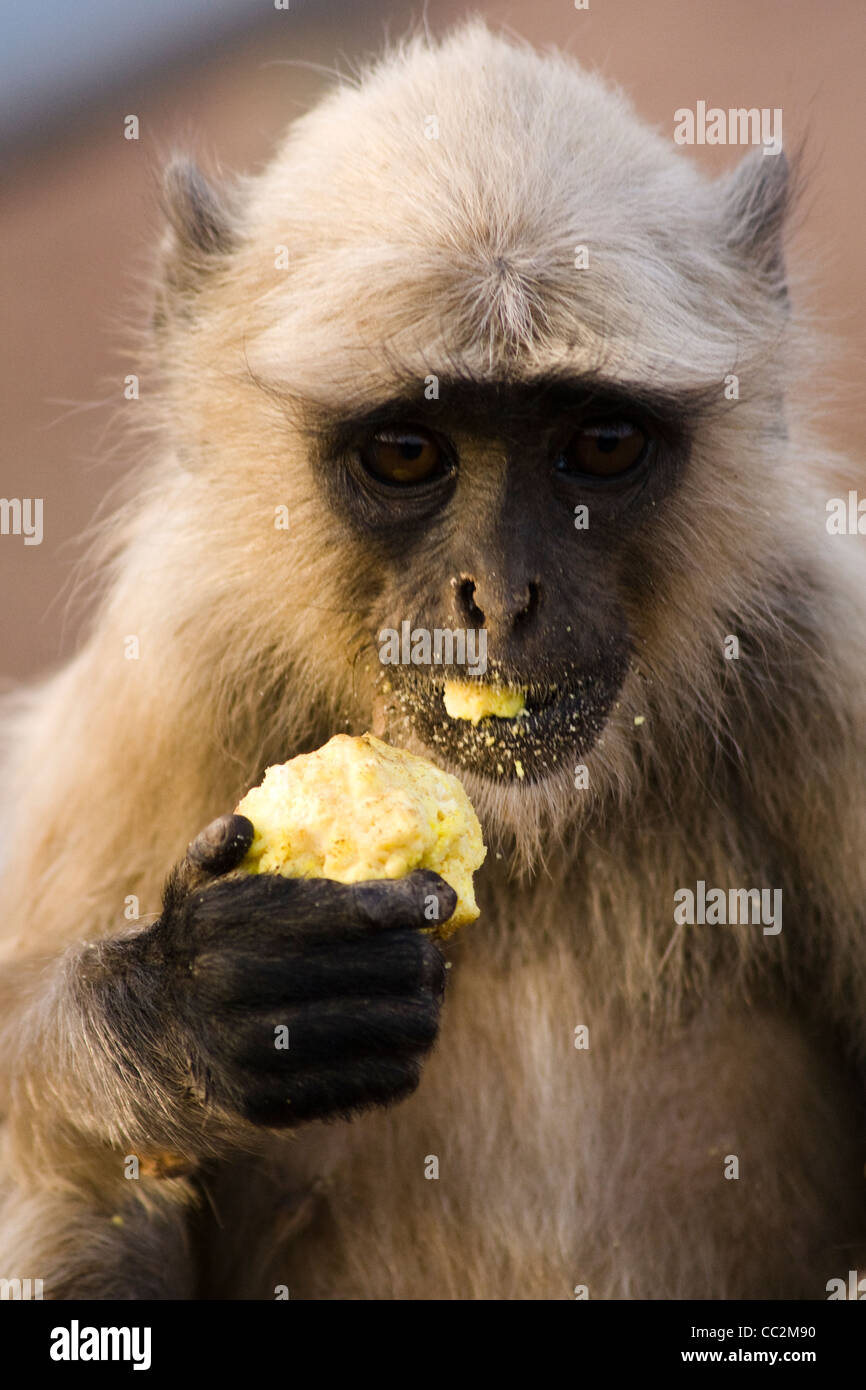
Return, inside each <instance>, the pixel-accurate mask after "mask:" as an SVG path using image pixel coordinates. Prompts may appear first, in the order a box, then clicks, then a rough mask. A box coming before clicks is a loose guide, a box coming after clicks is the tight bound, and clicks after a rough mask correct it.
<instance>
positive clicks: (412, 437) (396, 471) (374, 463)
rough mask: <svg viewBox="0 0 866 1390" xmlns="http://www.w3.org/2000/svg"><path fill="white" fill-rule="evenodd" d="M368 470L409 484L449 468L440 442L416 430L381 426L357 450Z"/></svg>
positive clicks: (393, 482) (398, 484) (396, 484)
mask: <svg viewBox="0 0 866 1390" xmlns="http://www.w3.org/2000/svg"><path fill="white" fill-rule="evenodd" d="M359 454H360V458H361V462H362V463H363V465H364V467H365V468H366V470H367V472H368V473H371V474H372V475H373V477H374V478H379V479H380V481H381V482H383V483H390V484H391V485H392V486H394V487H412V486H413V485H416V484H418V483H425V482H427V481H428V480H430V479H431V478H434V477H436V476H438V475H440V474H442V473H445V472H447V471H448V468H449V463H448V459H447V458H446V456H445V451H444V449H443V448H442V446H441V445H440V444H439V443H437V441H436V440H435V439H433V438H431V436H430V435H429V434H424V433H423V432H421V431H419V430H381V431H380V432H379V433H378V434H376V435H374V436H373V438H372V439H371V440H369V442H368V443H366V444H364V445H362V447H361V448H360V450H359Z"/></svg>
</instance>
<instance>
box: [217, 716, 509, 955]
mask: <svg viewBox="0 0 866 1390" xmlns="http://www.w3.org/2000/svg"><path fill="white" fill-rule="evenodd" d="M236 810H237V812H238V814H239V815H242V816H247V817H248V818H249V820H251V821H252V823H253V828H254V830H255V837H254V839H253V842H252V845H251V846H250V849H249V852H248V854H247V856H246V858H245V859H244V861H243V863H242V864H241V866H240V867H241V868H242V869H243V870H245V871H246V872H247V873H254V874H255V873H258V874H283V875H284V876H285V877H286V878H330V879H336V880H337V882H338V883H361V882H363V881H364V880H366V879H374V878H402V877H404V875H406V874H410V873H412V871H413V870H414V869H433V870H434V871H435V872H436V873H438V874H440V875H441V877H442V878H444V880H445V882H446V883H449V884H450V885H451V887H452V888H453V889H454V891H455V892H456V894H457V906H456V908H455V909H454V912H453V914H452V916H451V917H449V919H448V921H447V922H443V923H442V925H441V927H439V928H436V931H437V934H438V935H440V936H442V937H447V936H450V935H451V934H452V933H453V932H454V931H456V930H457V928H458V927H462V926H463V925H464V924H465V923H466V922H474V920H475V918H476V917H477V916H478V907H477V905H476V902H475V892H474V888H473V883H472V874H473V872H474V870H475V869H477V868H478V867H479V866H480V865H481V864H482V863H483V861H484V857H485V855H486V853H487V850H486V849H485V847H484V842H483V841H482V838H481V826H480V825H479V824H478V817H477V816H476V814H475V812H474V810H473V809H472V804H471V802H470V800H469V798H468V796H467V795H466V793H465V791H464V790H463V787H462V785H461V784H460V782H458V780H457V778H456V777H452V776H451V775H450V774H449V773H447V772H442V771H441V770H440V769H439V768H438V767H434V765H433V764H432V763H430V762H428V761H427V760H426V758H419V757H416V756H415V754H414V753H406V752H404V751H403V750H402V749H400V748H391V747H390V745H389V744H387V743H383V742H382V741H381V740H380V739H378V738H375V737H374V736H373V735H372V734H364V735H363V736H362V737H361V738H350V737H349V735H348V734H336V735H335V736H334V737H333V738H332V739H330V740H329V742H328V743H326V744H325V745H324V746H323V747H322V748H319V749H317V751H316V752H315V753H303V754H301V755H300V756H299V757H297V758H293V759H292V760H291V762H288V763H280V764H277V765H275V766H274V767H269V768H268V770H267V772H266V773H265V776H264V780H263V781H262V783H261V785H260V786H258V787H254V788H253V789H252V791H249V792H247V794H246V796H245V797H244V798H243V800H242V801H241V802H240V804H239V805H238V806H237V807H236Z"/></svg>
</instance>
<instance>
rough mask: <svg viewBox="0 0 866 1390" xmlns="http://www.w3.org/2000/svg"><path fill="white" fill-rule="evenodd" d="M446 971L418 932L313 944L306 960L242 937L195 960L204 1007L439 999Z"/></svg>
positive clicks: (278, 943) (306, 948)
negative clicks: (423, 993) (423, 996)
mask: <svg viewBox="0 0 866 1390" xmlns="http://www.w3.org/2000/svg"><path fill="white" fill-rule="evenodd" d="M446 978H447V972H446V969H445V961H444V959H443V956H442V952H441V951H440V950H439V948H438V946H437V945H436V944H435V942H434V941H433V940H432V939H431V938H430V937H429V936H424V935H422V934H421V933H420V932H418V931H416V930H414V929H407V930H404V931H389V932H387V933H384V932H383V933H381V934H376V935H373V936H364V937H360V938H358V937H354V938H351V939H348V940H344V941H340V940H335V939H334V938H333V937H332V936H330V935H326V936H325V937H324V938H322V939H321V940H317V939H316V938H315V937H308V938H306V939H305V940H304V943H303V955H302V956H301V955H300V954H299V953H298V952H294V951H292V950H287V949H286V942H285V939H284V938H283V937H281V936H278V937H277V939H276V940H267V941H262V940H261V937H260V936H259V938H258V939H254V938H253V937H252V936H251V935H247V934H245V935H244V938H243V940H241V941H239V942H237V943H236V944H233V949H230V950H226V949H225V941H224V940H223V942H222V943H220V942H219V941H218V940H213V942H212V945H209V947H208V948H207V949H205V950H203V951H200V952H199V954H198V955H197V957H196V961H195V982H196V986H197V988H198V989H199V990H200V991H201V994H202V997H203V999H204V1000H205V1001H206V1007H210V1006H212V1007H214V1008H223V1007H237V1008H245V1009H271V1008H277V1007H283V1006H290V1005H293V1004H300V1003H303V1002H304V1001H315V1000H326V999H338V998H341V997H355V998H357V997H358V996H365V997H368V998H383V997H387V996H391V997H392V998H394V997H399V996H403V997H408V996H410V995H413V994H416V993H417V992H418V991H421V990H426V991H428V992H429V993H431V994H435V995H436V996H439V997H441V996H442V995H443V994H444V992H445V981H446Z"/></svg>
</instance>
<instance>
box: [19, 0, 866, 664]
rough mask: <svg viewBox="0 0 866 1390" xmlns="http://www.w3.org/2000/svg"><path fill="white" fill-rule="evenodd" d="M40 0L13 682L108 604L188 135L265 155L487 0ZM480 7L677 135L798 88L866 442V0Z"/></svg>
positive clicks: (815, 241)
mask: <svg viewBox="0 0 866 1390" xmlns="http://www.w3.org/2000/svg"><path fill="white" fill-rule="evenodd" d="M19 7H20V9H21V16H18V17H14V16H12V15H10V12H9V10H8V9H7V10H6V12H5V14H4V16H3V17H2V18H0V49H4V50H5V52H6V54H7V57H6V60H5V61H6V63H7V66H8V67H9V68H10V70H12V69H14V73H13V75H14V77H15V79H16V83H17V85H13V87H12V88H10V87H9V86H8V85H7V96H8V99H7V102H6V110H5V113H4V114H5V118H6V130H5V133H4V134H3V137H2V140H3V143H2V157H3V160H4V163H5V178H4V181H3V187H2V194H0V247H2V257H3V291H2V303H3V309H2V313H3V334H2V353H3V363H2V371H0V413H2V419H3V438H2V452H0V459H2V463H0V495H2V496H3V497H42V498H44V527H45V534H44V540H43V543H42V545H40V546H25V545H24V544H23V538H22V537H17V536H5V537H4V536H0V590H2V594H3V603H2V607H0V683H2V685H3V686H4V687H5V686H8V685H10V684H12V683H14V682H15V681H16V680H18V679H20V678H22V677H27V676H30V675H32V674H34V673H38V672H41V671H44V670H47V669H49V668H51V667H52V666H54V665H56V663H57V661H58V659H59V658H60V657H61V656H62V655H64V654H66V653H68V652H69V651H70V650H71V649H72V648H73V646H74V643H75V639H76V634H77V632H78V630H79V627H80V623H81V619H82V617H83V615H84V612H85V609H86V605H85V602H84V601H83V600H82V598H81V596H78V597H76V596H75V594H74V593H73V592H72V586H71V576H72V574H73V570H74V566H75V563H76V560H77V559H78V558H79V555H80V553H81V547H82V535H83V532H84V530H85V528H86V527H87V525H88V524H89V522H90V521H91V520H92V518H93V516H94V513H95V511H96V509H97V507H98V506H99V505H100V504H101V503H102V501H103V499H104V498H105V496H106V493H107V491H108V489H109V488H110V487H111V486H112V484H113V482H114V481H115V479H116V478H117V477H118V475H119V473H120V472H121V471H122V469H123V467H124V464H125V461H128V457H129V455H128V450H127V451H126V452H125V451H124V448H123V413H124V409H134V408H135V406H134V403H131V404H129V405H127V406H124V405H123V396H122V386H123V377H124V374H125V372H127V371H130V370H133V368H132V367H131V366H130V365H129V364H128V359H127V358H126V357H125V356H124V338H125V332H126V331H128V329H129V327H130V326H132V325H138V324H141V323H142V322H144V321H146V317H147V309H148V304H147V294H146V291H145V289H144V285H145V284H146V273H147V267H148V265H149V263H150V256H151V254H152V248H153V245H154V242H155V239H156V237H157V235H158V227H159V219H158V216H157V213H156V188H157V170H158V169H159V166H160V164H161V163H162V161H163V160H164V158H165V156H166V154H167V153H168V152H169V151H171V150H173V149H176V148H189V149H192V150H194V151H195V152H196V154H197V155H198V156H199V157H200V158H201V159H202V161H203V162H204V163H205V164H208V165H209V166H210V167H211V168H213V167H214V165H215V163H216V162H219V163H220V164H222V165H223V166H224V167H225V168H240V169H244V170H250V169H255V168H256V167H257V166H258V165H260V164H261V163H262V161H263V160H264V159H265V157H266V156H267V153H268V151H269V150H270V148H271V146H272V144H273V143H274V141H275V139H276V137H277V135H278V134H279V132H280V130H281V128H282V127H283V125H284V124H285V123H286V122H288V121H289V120H291V119H292V118H293V117H294V116H295V115H297V114H298V113H299V112H300V111H302V110H303V109H304V108H305V107H306V106H308V105H309V104H310V103H311V102H312V101H313V100H314V99H315V97H316V95H317V94H318V93H319V92H320V91H321V90H322V89H323V87H324V86H325V85H326V83H327V82H328V80H329V79H328V76H327V74H326V73H324V72H322V71H320V70H319V67H318V65H323V66H324V67H325V68H331V67H333V66H334V65H335V64H336V65H337V66H339V67H341V68H345V67H346V66H347V65H349V64H351V63H352V62H353V61H355V60H357V59H358V58H359V57H363V56H364V55H366V54H370V53H373V52H375V51H376V49H377V48H378V47H379V46H380V45H381V42H382V39H383V38H384V37H385V36H386V35H391V36H398V35H401V34H403V33H405V32H406V31H407V29H408V28H409V27H410V25H412V24H413V23H418V22H420V20H421V18H422V16H426V22H427V24H428V27H429V28H430V29H431V31H432V32H434V33H437V32H440V31H441V30H442V29H443V28H444V27H446V26H447V25H448V24H449V23H451V22H453V21H454V20H455V19H458V18H460V17H461V16H463V15H465V14H467V13H468V12H469V8H470V7H467V6H466V5H465V4H464V3H462V0H427V4H426V5H425V6H424V7H423V9H422V7H421V6H420V5H406V4H397V3H389V0H354V3H353V4H343V3H337V2H336V0H330V2H329V0H315V3H314V2H313V0H290V8H289V9H288V10H276V9H275V8H274V4H273V0H218V3H214V0H210V4H209V7H208V9H207V11H206V12H205V10H203V8H202V4H201V3H200V0H173V9H174V18H173V20H172V23H173V24H174V29H170V28H166V29H164V30H163V31H160V30H159V22H158V20H159V17H158V16H157V15H156V14H155V13H154V12H153V11H150V12H149V14H148V7H143V8H144V11H145V13H144V14H143V15H141V16H139V18H140V19H141V21H142V23H144V22H145V21H147V22H149V23H150V25H151V26H152V28H153V31H154V32H153V33H151V34H150V35H149V37H148V39H147V42H145V40H144V39H143V38H142V36H141V35H140V34H139V35H138V37H136V36H134V35H133V36H132V37H130V36H129V35H125V34H124V33H122V32H121V31H120V28H119V27H118V26H119V21H118V14H119V13H120V11H124V12H125V13H126V14H127V15H131V14H133V11H126V7H120V10H118V7H117V6H116V5H115V6H114V7H113V8H112V7H111V6H106V5H105V4H104V2H103V0H88V3H86V4H85V3H82V4H80V5H78V6H73V7H69V6H68V5H67V6H65V7H61V9H60V10H58V11H57V13H58V14H61V13H62V12H63V9H64V8H65V10H66V11H67V12H68V11H69V10H70V9H71V10H72V11H73V12H74V13H73V14H72V15H71V16H70V15H69V14H68V13H67V14H66V22H67V23H68V22H72V23H74V25H75V28H74V29H70V30H69V32H68V34H66V35H64V32H63V31H62V29H61V28H60V25H59V20H58V23H57V24H56V25H52V24H51V23H50V22H48V21H49V19H50V15H45V16H41V15H39V14H37V11H39V10H41V9H43V7H44V8H45V9H46V11H50V10H51V8H52V4H51V0H43V3H42V4H40V3H37V4H36V5H35V6H31V7H29V8H28V7H27V6H25V5H24V3H23V0H19ZM157 8H159V6H157ZM471 8H473V9H480V10H481V11H483V12H484V13H485V14H486V15H487V16H488V17H489V19H490V20H491V21H492V22H494V23H498V24H503V25H505V26H507V27H509V28H510V29H512V30H513V31H515V32H517V33H520V34H523V35H526V36H527V37H529V38H531V39H533V40H534V41H537V42H538V43H540V44H549V43H556V44H559V45H560V46H562V47H564V48H566V49H567V50H569V51H570V52H571V53H573V54H575V55H576V56H577V57H579V58H580V59H581V60H582V61H583V62H585V63H587V64H590V65H594V66H596V67H598V68H599V69H600V70H601V71H602V72H603V73H604V74H605V75H606V76H607V77H609V78H610V79H613V80H615V81H616V82H618V83H620V84H621V85H622V86H624V87H625V88H626V89H627V91H628V92H629V93H630V94H631V96H632V98H633V99H634V101H635V103H636V105H637V107H638V109H639V110H640V112H641V113H642V114H643V115H644V116H645V117H646V118H647V119H649V120H650V121H652V122H654V123H656V124H658V125H659V126H660V128H661V129H662V130H663V131H666V132H672V130H673V112H674V110H675V109H676V108H677V107H681V106H685V107H692V108H694V106H695V103H696V102H697V101H698V100H705V101H707V102H708V104H710V105H719V106H722V107H725V108H727V107H729V106H746V107H748V106H757V107H771V108H772V107H777V106H780V107H782V108H783V112H784V118H783V120H784V140H785V145H786V147H787V148H789V149H790V148H792V147H794V146H796V144H797V143H798V140H799V138H800V137H801V136H802V135H803V133H808V163H809V167H810V170H811V179H810V184H809V187H808V190H807V194H806V199H805V203H804V207H803V210H802V225H801V227H800V228H799V230H798V232H797V235H796V241H795V248H794V249H795V252H796V253H797V254H798V256H799V257H800V258H801V260H802V259H804V260H805V263H806V265H807V268H808V270H809V274H810V277H811V280H812V282H813V284H814V286H815V294H814V303H815V306H816V307H817V309H818V311H819V316H820V319H821V322H822V323H823V325H824V326H825V327H828V328H830V329H831V331H832V333H833V334H834V335H835V337H836V338H837V340H838V341H839V342H840V344H841V348H842V353H841V358H840V362H839V364H838V365H837V364H834V366H833V368H832V377H831V378H828V381H826V382H821V381H818V382H816V383H815V390H816V393H819V394H820V395H821V396H822V397H823V395H824V394H825V392H826V390H827V389H828V387H829V388H830V389H831V390H832V407H831V409H830V410H829V411H828V413H827V423H826V433H827V436H828V439H829V440H830V441H831V442H832V443H834V444H837V445H842V446H843V447H845V448H846V449H847V450H848V451H849V452H852V453H854V454H855V456H856V457H857V458H858V459H862V458H863V457H864V452H866V421H864V414H863V412H862V410H861V409H860V402H859V394H860V387H861V384H862V363H863V361H864V357H866V323H864V315H863V312H862V311H863V304H864V288H866V256H864V250H863V226H864V221H866V191H864V179H863V176H862V170H863V159H862V149H863V142H864V136H866V118H864V101H863V97H862V90H863V55H864V53H866V4H864V3H863V0H830V3H824V4H816V3H815V0H725V3H724V4H719V3H718V0H618V3H613V0H590V8H589V10H586V11H584V10H576V9H575V8H574V3H573V0H532V3H527V0H524V3H522V4H521V3H501V2H500V0H490V3H487V4H481V5H475V6H473V7H471ZM25 11H27V15H28V17H29V19H30V21H31V24H33V23H34V16H35V27H33V31H32V32H30V33H25V34H23V35H22V34H20V33H17V32H13V30H15V26H16V23H17V19H19V18H23V16H24V14H25ZM88 24H89V25H90V26H91V30H90V32H88V27H87V26H88ZM7 27H8V31H9V32H8V33H7V34H6V38H7V39H8V40H9V42H8V43H7V44H5V45H4V44H3V43H2V38H3V35H2V30H3V29H7ZM13 40H14V41H13ZM108 40H111V42H108ZM16 44H17V45H18V46H17V47H16ZM40 45H41V47H40ZM287 60H288V61H287ZM297 60H301V63H302V65H301V66H296V65H295V62H296V61H297ZM306 64H310V65H311V66H306ZM100 65H101V66H100ZM10 91H11V95H9V93H10ZM128 113H135V114H136V115H137V116H138V117H139V119H140V123H141V138H140V139H139V140H138V141H137V142H135V141H128V140H125V139H124V138H123V119H124V117H125V116H126V115H127V114H128ZM742 153H743V151H742V150H737V149H730V148H728V147H725V146H720V147H703V148H696V149H695V150H694V152H693V155H694V157H695V158H698V159H701V160H702V161H703V162H704V163H705V165H706V166H707V167H708V168H710V169H711V170H713V171H714V172H721V171H722V170H723V169H724V168H727V167H728V166H729V165H730V164H732V163H733V162H735V161H736V160H737V159H738V158H739V157H740V156H741V155H742ZM118 407H122V408H120V409H119V408H118ZM118 441H120V445H121V447H119V448H118V447H117V445H118Z"/></svg>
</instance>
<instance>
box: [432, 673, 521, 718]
mask: <svg viewBox="0 0 866 1390" xmlns="http://www.w3.org/2000/svg"><path fill="white" fill-rule="evenodd" d="M525 708H526V696H525V692H524V691H522V690H515V689H513V688H512V687H511V686H509V685H482V684H481V683H480V682H479V681H471V682H470V681H446V682H445V710H446V712H447V713H448V714H450V715H451V718H452V719H471V720H472V723H473V724H477V723H478V722H479V720H481V719H487V718H488V717H489V716H490V715H495V716H496V718H497V719H513V718H514V717H515V715H518V714H522V713H523V710H524V709H525Z"/></svg>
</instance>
